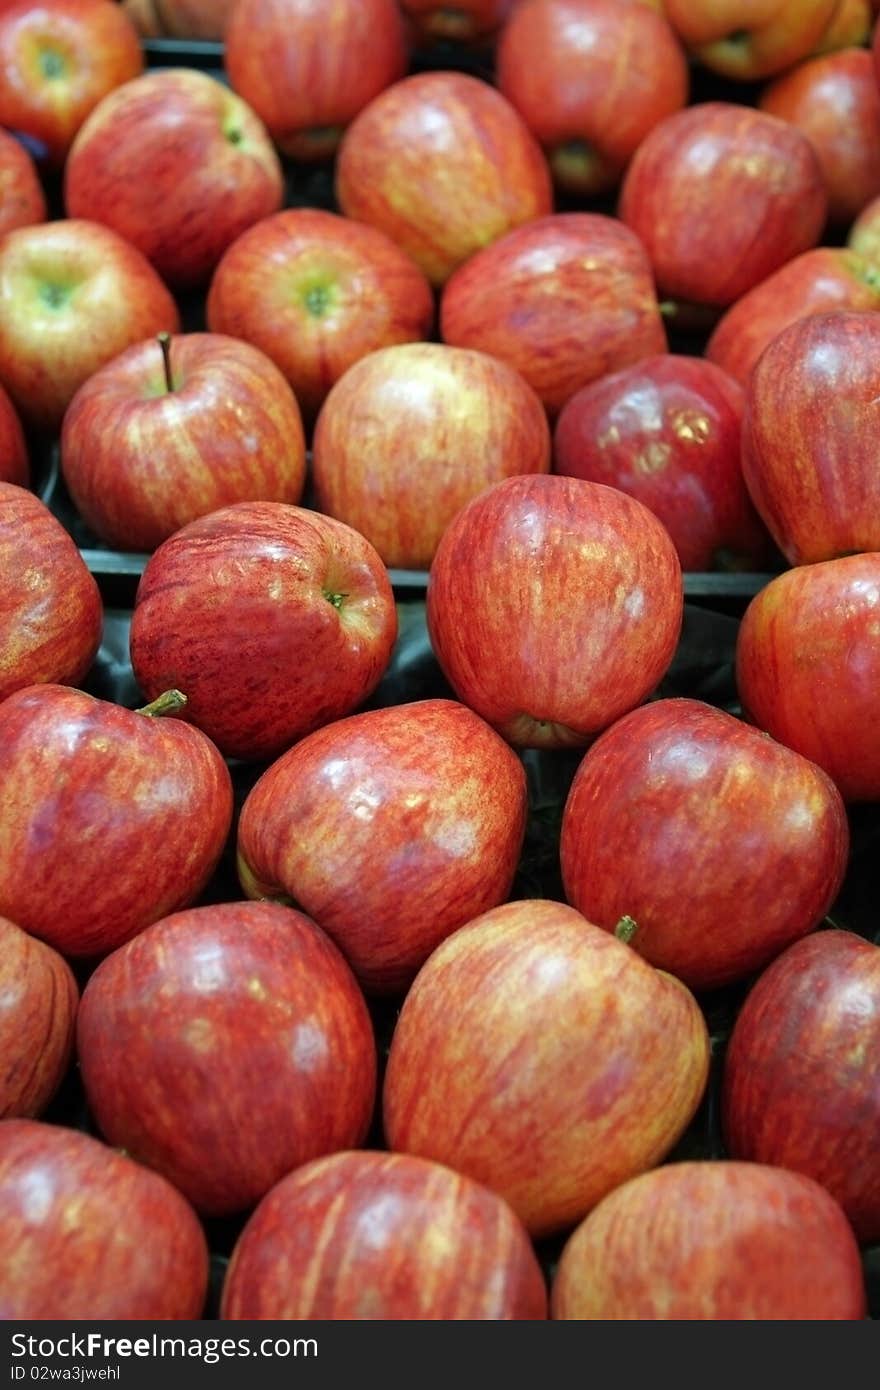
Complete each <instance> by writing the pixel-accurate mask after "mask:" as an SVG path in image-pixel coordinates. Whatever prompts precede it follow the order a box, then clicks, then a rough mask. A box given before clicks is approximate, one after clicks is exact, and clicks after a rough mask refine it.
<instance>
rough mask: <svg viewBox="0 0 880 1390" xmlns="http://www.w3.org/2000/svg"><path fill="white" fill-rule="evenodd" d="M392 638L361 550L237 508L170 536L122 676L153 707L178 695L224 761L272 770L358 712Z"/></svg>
mask: <svg viewBox="0 0 880 1390" xmlns="http://www.w3.org/2000/svg"><path fill="white" fill-rule="evenodd" d="M209 556H210V563H206V559H207V557H209ZM396 637H397V610H396V608H395V605H394V593H393V591H392V588H391V584H390V581H389V579H388V573H387V571H386V569H385V567H384V565H383V564H382V562H381V560H380V559H379V556H378V555H377V554H376V552H375V550H374V549H373V547H372V546H371V545H370V543H369V541H367V540H365V539H364V537H363V536H361V535H360V534H359V533H358V532H357V531H353V530H352V529H351V527H350V526H346V525H344V524H343V523H342V522H341V521H334V520H333V519H332V518H331V517H325V516H321V515H319V514H318V513H317V512H309V511H306V510H304V509H302V508H299V507H289V506H287V505H285V504H284V503H282V502H240V503H238V504H237V505H235V506H232V507H222V508H221V509H220V510H219V511H216V512H212V513H211V514H210V515H209V516H206V517H201V518H200V519H199V520H198V521H192V522H190V523H189V525H188V526H184V527H182V528H181V530H180V531H177V532H176V533H175V535H173V536H171V537H170V539H169V540H167V541H165V542H164V543H163V544H162V545H161V546H160V547H159V549H158V550H157V551H156V552H155V554H154V555H153V556H152V557H151V559H150V560H149V561H148V563H147V566H146V569H145V570H144V573H143V575H142V576H141V581H140V584H139V585H138V590H137V596H136V599H135V610H134V615H133V617H132V622H131V642H130V646H131V662H132V668H133V670H134V674H135V678H136V680H137V681H138V683H139V685H140V687H141V689H142V690H144V691H145V692H146V694H147V695H148V696H149V697H150V698H151V699H153V698H155V697H156V695H158V694H159V692H160V691H161V690H168V689H170V688H171V687H172V686H173V687H174V688H175V689H179V690H183V691H184V692H185V694H186V696H187V699H188V704H187V707H186V711H185V717H186V718H188V719H191V720H192V722H193V723H194V724H196V725H198V727H199V728H200V729H202V730H204V732H205V733H207V734H208V735H209V737H210V738H212V739H213V740H214V742H215V743H216V744H217V745H218V746H219V747H220V749H221V750H222V751H223V753H224V754H225V755H226V756H227V757H230V758H272V757H276V756H277V755H278V754H279V753H281V752H283V751H284V749H285V748H289V747H290V745H291V744H292V743H294V742H295V741H296V740H297V739H299V738H302V737H303V735H304V734H307V733H310V732H311V731H312V730H313V729H317V728H319V727H320V726H321V725H322V724H329V723H330V721H331V720H333V719H339V718H340V717H341V716H342V715H344V714H349V713H351V711H352V710H353V709H355V707H356V706H357V705H359V704H361V702H362V701H364V700H366V699H367V697H368V696H369V695H371V694H372V692H373V690H374V689H375V688H376V686H377V685H378V683H379V681H380V680H381V678H382V675H383V674H384V672H385V669H386V667H387V665H388V662H389V660H390V657H391V651H392V648H393V646H394V642H395V639H396Z"/></svg>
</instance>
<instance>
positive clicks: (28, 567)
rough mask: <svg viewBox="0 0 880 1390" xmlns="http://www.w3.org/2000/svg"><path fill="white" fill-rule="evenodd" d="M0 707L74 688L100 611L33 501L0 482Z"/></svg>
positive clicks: (65, 542)
mask: <svg viewBox="0 0 880 1390" xmlns="http://www.w3.org/2000/svg"><path fill="white" fill-rule="evenodd" d="M0 571H2V573H3V576H4V582H3V584H2V586H0V700H4V699H5V698H6V696H7V695H11V694H12V692H13V691H14V690H21V689H22V688H23V687H24V686H26V685H36V684H37V683H42V682H60V683H61V684H64V685H76V684H77V683H78V682H79V681H81V680H82V679H83V677H84V676H85V675H86V674H87V672H88V670H89V668H90V666H91V664H92V662H93V661H94V659H95V656H96V654H97V651H98V647H99V646H100V644H101V636H102V632H103V627H104V607H103V604H102V602H101V594H100V591H99V589H98V585H97V583H96V582H95V579H94V576H93V575H92V574H90V572H89V570H88V569H87V567H86V564H85V561H84V560H83V558H82V556H81V555H80V553H79V551H78V550H77V548H76V545H75V544H74V542H73V540H72V538H71V536H70V535H69V533H68V532H67V531H66V530H65V529H64V527H63V526H62V525H61V522H60V521H58V520H57V518H56V517H54V516H53V515H52V513H51V512H50V511H49V508H48V507H47V506H46V505H45V503H44V502H41V501H40V499H39V497H36V496H35V495H34V494H33V493H32V492H28V491H26V490H25V489H24V488H22V487H18V486H16V485H15V484H14V483H3V482H0Z"/></svg>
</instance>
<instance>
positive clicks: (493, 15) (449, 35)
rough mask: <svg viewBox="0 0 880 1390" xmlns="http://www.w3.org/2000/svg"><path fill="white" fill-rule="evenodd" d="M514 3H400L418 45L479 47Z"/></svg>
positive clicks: (450, 0)
mask: <svg viewBox="0 0 880 1390" xmlns="http://www.w3.org/2000/svg"><path fill="white" fill-rule="evenodd" d="M517 3H518V0H400V8H401V9H402V10H403V13H404V15H405V16H406V18H407V19H408V20H409V21H410V25H411V27H412V28H413V29H414V30H415V34H416V37H417V38H418V40H419V41H420V42H421V43H424V44H426V45H428V46H429V47H430V46H431V45H432V44H436V43H465V44H480V43H486V42H487V41H489V40H491V39H492V38H493V37H494V35H495V34H496V33H497V31H498V30H499V29H500V28H501V25H502V24H503V23H504V21H505V19H506V18H507V16H508V14H510V12H511V10H512V9H513V7H514V6H515V5H516V4H517Z"/></svg>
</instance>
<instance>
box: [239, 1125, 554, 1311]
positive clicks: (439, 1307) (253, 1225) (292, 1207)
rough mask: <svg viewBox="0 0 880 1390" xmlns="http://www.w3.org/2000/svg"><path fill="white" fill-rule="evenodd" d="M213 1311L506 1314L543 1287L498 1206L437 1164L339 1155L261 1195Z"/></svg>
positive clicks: (523, 1240) (542, 1299) (514, 1223)
mask: <svg viewBox="0 0 880 1390" xmlns="http://www.w3.org/2000/svg"><path fill="white" fill-rule="evenodd" d="M220 1316H221V1318H222V1319H223V1320H224V1321H225V1320H229V1321H235V1320H238V1319H245V1320H252V1319H257V1320H260V1321H266V1320H270V1321H271V1320H274V1319H279V1320H283V1321H285V1322H289V1321H300V1320H310V1319H318V1320H329V1321H334V1322H336V1321H340V1320H342V1321H347V1320H359V1321H363V1320H369V1321H376V1320H384V1321H395V1322H398V1321H404V1320H405V1321H410V1320H416V1321H424V1320H428V1319H431V1320H439V1321H443V1322H453V1321H458V1320H467V1321H483V1320H490V1321H511V1320H513V1319H528V1320H538V1319H543V1318H546V1316H547V1288H546V1285H545V1283H544V1276H543V1274H542V1272H541V1267H540V1265H539V1264H538V1261H537V1259H536V1257H535V1252H534V1250H533V1249H532V1246H531V1243H530V1241H529V1238H528V1236H527V1234H526V1232H525V1230H524V1229H523V1226H522V1224H521V1222H520V1221H519V1220H518V1219H517V1218H516V1216H514V1214H513V1212H512V1211H511V1210H510V1207H508V1205H507V1203H506V1202H504V1201H502V1199H501V1198H500V1197H498V1196H496V1195H495V1193H494V1192H490V1191H489V1190H488V1188H485V1187H482V1186H481V1185H480V1184H479V1183H475V1182H471V1180H470V1179H469V1178H464V1177H461V1176H460V1174H458V1173H453V1172H452V1171H451V1170H450V1169H449V1168H444V1167H442V1166H441V1164H439V1163H429V1162H427V1161H426V1160H425V1159H423V1158H412V1157H411V1156H410V1155H408V1154H388V1153H366V1152H360V1153H337V1154H333V1155H332V1156H331V1157H329V1158H320V1159H317V1160H316V1161H315V1162H314V1163H307V1164H306V1165H305V1166H304V1167H302V1168H299V1169H298V1170H297V1171H296V1172H295V1173H290V1174H289V1175H288V1177H286V1178H283V1179H282V1180H281V1182H280V1183H278V1184H277V1186H276V1187H274V1188H273V1189H272V1191H271V1192H270V1193H268V1195H267V1196H266V1197H264V1198H263V1200H262V1202H261V1203H260V1205H259V1207H258V1208H257V1210H256V1211H255V1212H254V1214H253V1216H252V1217H251V1218H250V1220H249V1221H248V1223H247V1225H246V1226H245V1228H244V1231H243V1232H242V1234H241V1236H240V1237H239V1239H238V1242H237V1243H236V1246H235V1249H234V1250H233V1252H232V1259H231V1260H230V1262H229V1268H228V1270H227V1272H226V1278H225V1280H224V1284H223V1297H222V1302H221V1307H220Z"/></svg>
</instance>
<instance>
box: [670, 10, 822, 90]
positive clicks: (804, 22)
mask: <svg viewBox="0 0 880 1390" xmlns="http://www.w3.org/2000/svg"><path fill="white" fill-rule="evenodd" d="M663 3H664V6H665V10H666V15H667V18H668V19H669V22H670V23H671V25H672V27H673V28H674V29H675V30H677V32H678V33H679V35H680V36H681V38H682V39H683V40H684V42H685V43H686V44H688V46H689V47H690V48H691V49H692V51H693V54H694V57H695V58H696V59H697V61H698V62H700V63H701V64H702V65H703V66H704V67H707V68H709V69H710V70H711V71H712V72H715V73H719V74H720V75H721V76H723V77H729V78H732V79H734V80H735V81H739V82H751V81H755V80H756V79H758V78H762V77H769V76H770V75H771V74H772V73H776V72H782V70H783V69H784V68H789V67H791V66H792V64H793V63H796V62H798V61H799V59H801V58H805V57H806V56H807V54H808V53H811V52H812V51H813V49H814V48H815V47H816V45H817V44H818V43H819V42H820V40H821V39H822V37H823V35H824V33H825V31H826V29H827V27H828V25H829V23H830V22H831V21H832V19H833V18H834V14H835V11H836V9H837V7H838V4H839V0H749V3H748V4H747V5H743V0H663Z"/></svg>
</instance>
